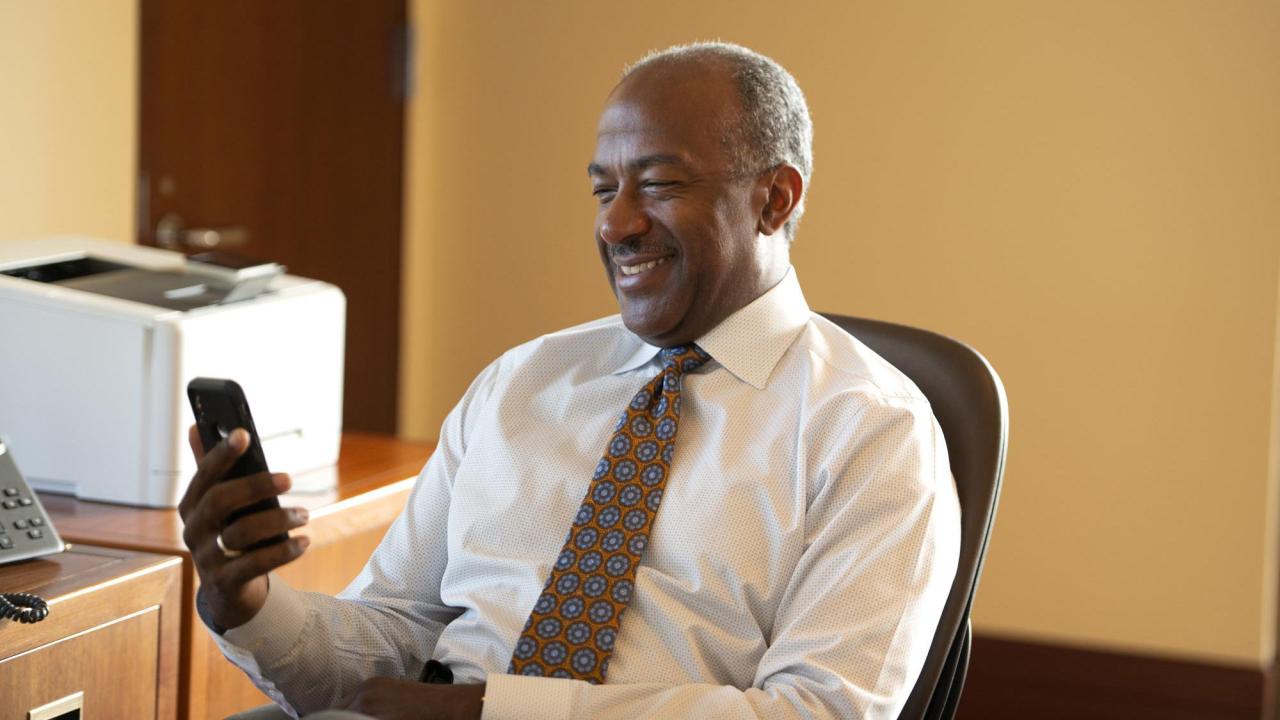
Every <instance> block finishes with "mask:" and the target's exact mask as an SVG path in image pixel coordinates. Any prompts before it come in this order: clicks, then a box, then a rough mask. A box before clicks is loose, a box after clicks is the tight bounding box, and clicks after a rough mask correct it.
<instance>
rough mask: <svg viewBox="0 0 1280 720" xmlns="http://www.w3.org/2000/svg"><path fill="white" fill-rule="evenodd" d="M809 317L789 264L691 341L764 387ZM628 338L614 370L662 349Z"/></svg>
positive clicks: (633, 366)
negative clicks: (630, 345) (631, 346)
mask: <svg viewBox="0 0 1280 720" xmlns="http://www.w3.org/2000/svg"><path fill="white" fill-rule="evenodd" d="M809 316H810V312H809V303H807V302H805V299H804V293H803V292H801V290H800V281H799V280H798V279H797V278H796V271H795V268H788V269H787V274H786V275H785V276H784V277H783V278H782V280H780V281H779V282H778V284H777V285H774V286H773V287H772V288H769V290H768V291H766V292H765V294H763V295H761V296H760V297H758V298H756V299H755V300H752V301H751V302H750V303H748V304H747V305H746V306H745V307H743V308H741V309H740V310H738V311H737V312H735V313H734V314H732V315H730V316H729V317H727V318H725V319H724V320H723V321H722V322H721V323H720V324H719V325H717V326H715V327H714V328H712V329H711V331H710V332H708V333H707V334H706V335H703V336H702V337H700V338H698V339H697V340H696V342H697V343H698V346H699V347H701V348H702V349H703V350H706V351H707V353H708V354H710V355H711V358H712V360H713V361H715V362H718V363H720V365H722V366H724V368H725V369H726V370H728V371H729V372H730V373H732V374H733V375H734V377H736V378H738V379H739V380H741V381H743V382H745V383H748V384H749V385H751V386H752V387H754V388H756V389H757V390H763V389H764V388H765V385H767V384H768V383H769V376H770V375H772V374H773V369H774V368H775V367H777V365H778V361H779V360H781V359H782V354H783V353H785V352H786V351H787V348H788V347H790V346H791V343H792V341H794V340H795V339H796V336H797V335H799V334H800V330H801V329H802V328H803V327H804V325H805V323H807V322H808V321H809ZM631 338H632V339H633V340H634V342H635V343H636V348H635V350H634V351H633V352H632V353H630V354H629V355H628V356H627V357H626V359H625V360H624V361H623V362H622V364H621V365H620V366H619V367H618V369H617V370H614V374H615V375H617V374H621V373H624V372H628V371H630V370H635V369H636V368H639V367H641V366H643V365H645V364H647V363H649V362H650V361H652V360H653V359H654V358H655V357H656V356H657V354H658V352H659V350H661V348H658V347H654V346H653V345H650V344H648V343H646V342H644V341H643V340H641V339H640V338H638V337H636V336H634V335H632V336H631Z"/></svg>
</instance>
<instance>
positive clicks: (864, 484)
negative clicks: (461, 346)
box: [181, 44, 959, 718]
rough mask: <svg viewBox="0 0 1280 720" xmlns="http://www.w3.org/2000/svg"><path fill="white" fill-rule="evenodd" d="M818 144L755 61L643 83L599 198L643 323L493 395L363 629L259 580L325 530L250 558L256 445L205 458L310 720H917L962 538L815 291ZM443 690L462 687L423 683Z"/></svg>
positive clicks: (438, 464) (361, 592)
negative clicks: (238, 473)
mask: <svg viewBox="0 0 1280 720" xmlns="http://www.w3.org/2000/svg"><path fill="white" fill-rule="evenodd" d="M811 136H812V131H811V125H810V123H809V118H808V110H807V108H806V106H805V103H804V98H803V95H802V94H801V93H800V90H799V88H798V87H797V86H796V84H795V81H794V80H793V79H792V78H791V76H790V75H789V74H787V73H786V71H785V70H783V69H782V68H781V67H779V66H778V65H777V64H776V63H774V62H773V61H771V60H769V59H768V58H764V57H763V56H760V55H758V54H756V53H753V52H751V51H749V50H746V49H745V48H741V47H738V46H733V45H726V44H699V45H694V46H687V47H684V48H675V49H672V50H669V51H666V52H664V53H659V54H657V55H654V56H651V57H650V58H647V59H646V60H644V61H642V62H641V63H640V64H639V65H638V66H636V67H635V68H633V69H631V70H630V71H629V72H628V74H627V75H626V76H625V77H624V78H623V80H622V81H621V82H620V83H619V84H618V85H617V87H615V88H614V90H613V92H612V93H611V94H610V96H609V98H608V101H607V103H606V105H605V108H604V112H603V114H602V115H601V118H600V122H599V126H598V138H597V145H596V151H595V156H594V158H593V159H592V161H591V163H590V165H589V167H588V172H589V175H590V178H591V183H592V191H593V193H594V195H595V197H596V198H597V200H598V201H599V209H598V212H597V217H596V226H595V235H596V245H597V247H598V249H599V253H600V258H601V260H602V262H603V263H604V265H605V268H606V272H607V277H608V279H609V283H610V285H611V287H612V288H613V291H614V293H615V295H616V296H617V299H618V304H619V308H620V311H621V314H620V316H615V317H611V318H605V319H603V320H599V321H596V322H593V323H588V324H586V325H582V326H578V327H575V328H570V329H568V330H565V331H562V332H559V333H554V334H552V335H547V336H544V337H542V338H539V339H537V340H534V341H532V342H530V343H527V344H525V345H523V346H520V347H518V348H515V349H513V350H511V351H509V352H508V353H506V354H505V355H503V357H501V358H499V359H498V360H497V361H495V362H494V363H493V364H492V365H491V366H490V367H489V368H487V369H486V370H485V371H484V372H483V373H481V375H480V376H479V377H478V378H477V379H476V381H475V382H474V383H473V385H472V386H471V388H470V389H469V390H468V392H467V393H466V395H465V396H464V397H463V398H462V400H461V402H460V403H459V404H458V406H457V407H456V408H455V409H454V411H453V412H452V413H451V414H450V416H449V418H448V419H447V420H446V421H445V424H444V426H443V428H442V430H441V436H440V442H439V446H438V448H437V450H436V453H435V455H434V456H433V457H432V459H431V461H430V462H429V463H428V465H427V467H426V468H425V469H424V470H423V473H422V476H421V477H420V479H419V482H418V484H417V486H416V487H415V490H414V492H413V495H412V497H411V498H410V500H409V502H408V505H407V506H406V508H405V510H404V512H403V514H402V515H401V516H400V517H399V518H398V519H397V520H396V522H395V523H394V524H393V525H392V527H391V529H390V530H389V531H388V534H387V536H386V538H385V539H384V540H383V543H382V544H381V546H380V547H379V548H378V550H377V551H376V552H375V553H374V555H373V557H372V558H371V559H370V561H369V564H368V565H367V566H366V568H365V570H364V571H363V572H362V573H361V575H360V576H359V577H358V578H357V579H356V580H355V581H354V582H353V583H352V585H351V586H350V587H349V588H347V590H345V591H344V592H343V593H342V595H341V596H340V597H339V598H333V597H328V596H323V595H317V594H311V593H300V592H298V591H296V590H293V589H291V588H289V587H288V586H287V585H286V584H285V583H283V582H282V581H280V580H279V579H278V578H276V577H274V576H272V577H271V578H270V580H268V578H267V576H266V573H268V572H269V571H270V570H271V569H273V568H275V567H278V566H280V565H282V564H284V563H286V562H289V561H290V560H292V559H294V558H296V557H297V556H298V555H300V554H301V553H302V552H303V551H304V550H305V548H306V541H305V539H304V538H302V537H296V536H295V537H294V538H292V539H290V540H289V541H288V542H287V543H283V544H278V545H273V546H269V547H266V548H261V549H256V550H251V551H250V550H246V549H247V548H250V547H251V546H252V545H253V544H254V543H255V542H256V541H258V540H260V539H263V538H267V537H270V536H272V535H274V534H276V533H279V532H281V531H285V530H293V529H296V528H298V527H301V526H302V525H303V524H304V523H305V521H306V517H305V514H304V513H303V512H302V511H300V510H290V509H283V510H280V511H268V512H263V513H260V514H258V515H255V516H250V517H248V518H245V519H242V520H240V521H238V522H236V523H233V524H231V525H229V526H227V527H222V524H221V519H222V518H225V517H226V516H227V514H228V513H229V512H230V511H231V510H232V509H234V508H237V507H240V506H242V505H244V504H246V503H248V502H251V501H254V500H257V499H260V498H266V497H272V496H275V495H278V494H279V493H280V492H282V491H283V490H285V489H286V488H287V487H288V481H287V478H286V477H283V476H266V475H263V476H258V477H251V478H246V479H242V480H235V481H229V482H224V483H218V482H217V481H218V480H220V479H221V477H222V475H223V474H224V473H225V472H226V469H227V468H228V467H229V465H230V463H231V462H232V460H233V459H234V457H235V456H237V455H238V454H239V453H240V452H242V451H243V447H244V444H245V438H244V437H243V433H240V432H238V433H236V434H233V436H232V437H231V438H230V440H229V441H228V442H226V443H224V444H223V445H220V446H219V447H217V448H216V449H214V450H213V451H212V452H211V453H210V454H209V455H208V456H207V457H203V458H202V459H201V461H200V466H199V471H198V472H197V474H196V477H195V478H194V479H193V481H192V484H191V489H190V491H189V492H188V494H187V497H186V498H185V499H184V500H183V503H182V507H181V511H182V515H183V517H184V519H185V520H186V522H187V529H186V541H187V543H188V545H189V546H190V547H191V550H192V556H193V558H194V559H195V562H196V565H197V568H198V570H199V572H200V577H201V581H202V587H201V596H200V605H201V613H202V617H204V618H205V621H206V622H207V623H208V624H209V625H210V626H211V628H212V629H213V630H214V631H215V633H216V634H217V639H218V642H219V643H220V645H221V646H222V648H223V650H224V652H225V653H226V654H227V656H228V657H229V658H230V659H231V660H232V661H234V662H235V663H237V664H238V665H240V666H241V667H242V668H244V670H245V671H246V672H247V673H248V674H249V675H250V677H251V678H253V679H254V681H255V682H257V683H258V684H259V686H260V687H262V688H263V689H264V690H265V691H266V692H268V693H269V694H270V695H271V696H272V697H273V698H275V699H276V700H277V701H278V702H280V703H281V704H283V705H287V706H291V707H292V708H293V709H294V710H295V711H296V712H300V713H305V712H312V711H315V710H319V709H322V708H329V707H347V708H350V709H353V710H358V711H360V712H362V713H365V714H368V715H373V716H376V717H387V718H391V717H396V718H398V717H424V718H476V717H479V716H480V715H481V714H482V713H483V716H484V717H485V718H542V717H546V718H634V717H656V718H665V717H671V718H677V717H678V718H693V717H707V718H711V717H717V718H719V717H735V718H736V717H832V718H837V717H839V718H850V717H891V716H895V715H896V713H897V711H898V709H899V708H900V707H901V706H902V704H903V703H904V702H905V700H906V697H907V695H908V694H909V692H910V690H911V687H912V685H913V683H914V681H915V677H916V675H917V674H918V672H919V669H920V667H921V665H922V664H923V662H924V657H925V654H926V653H927V651H928V647H929V644H930V640H931V639H932V636H933V633H934V628H935V626H936V623H937V620H938V617H939V614H940V613H941V609H942V606H943V604H944V602H945V599H946V596H947V593H948V590H949V588H950V585H951V580H952V577H953V574H954V569H955V563H956V554H957V548H958V545H959V530H958V527H959V523H958V519H959V512H958V507H957V503H956V497H955V489H954V486H953V484H952V480H951V476H950V472H949V468H948V463H947V455H946V451H945V447H944V444H943V440H942V436H941V433H940V431H939V429H938V427H937V424H936V422H935V421H934V419H933V416H932V414H931V412H930V409H929V406H928V403H927V401H926V400H925V399H924V398H923V397H922V396H921V395H920V393H919V391H918V390H917V389H916V388H915V387H914V386H913V385H912V384H911V383H910V381H908V380H907V379H906V378H905V377H903V376H902V375H901V374H900V373H898V372H897V371H896V370H895V369H893V368H892V367H890V366H889V365H888V364H886V363H885V362H884V361H883V360H881V359H880V358H879V357H878V356H876V355H874V353H872V352H870V351H869V350H867V349H866V348H865V347H864V346H863V345H861V344H860V343H858V342H857V341H856V340H854V339H853V338H851V337H850V336H848V335H847V334H845V333H844V332H842V331H841V330H839V329H838V328H836V327H835V326H833V325H832V324H831V323H829V322H827V321H825V320H824V319H822V318H821V317H820V316H817V315H815V314H813V313H811V312H810V310H809V308H808V306H807V305H806V303H805V301H804V297H803V295H802V294H801V292H800V287H799V283H798V281H797V279H796V275H795V272H794V271H793V270H792V269H791V267H790V262H789V255H788V251H789V247H790V242H791V239H792V237H793V235H794V232H795V227H796V222H797V220H798V219H799V216H800V213H801V208H802V204H803V199H804V193H805V188H806V185H807V182H808V178H809V175H810V172H811V165H812V161H811V151H810V144H811ZM620 411H621V412H622V414H621V415H620V414H619V413H620ZM677 432H678V442H677V440H676V435H677ZM677 446H678V447H677ZM593 469H594V472H593ZM659 510H660V512H659ZM566 530H568V531H569V532H568V535H567V536H566V534H565V532H566ZM242 551H243V552H242ZM615 641H616V643H615ZM428 660H431V661H434V662H433V663H432V664H433V666H434V667H435V668H437V669H438V668H442V667H448V668H449V669H450V670H451V672H452V676H453V678H454V682H455V684H451V685H446V684H426V683H422V682H418V680H417V676H418V673H419V671H420V670H421V669H422V668H423V665H424V662H426V661H428ZM437 663H438V664H437Z"/></svg>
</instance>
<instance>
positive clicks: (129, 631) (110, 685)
mask: <svg viewBox="0 0 1280 720" xmlns="http://www.w3.org/2000/svg"><path fill="white" fill-rule="evenodd" d="M181 587H182V567H181V562H180V561H179V559H178V558H176V557H173V556H172V555H143V554H140V553H135V552H129V551H123V550H112V549H108V548H95V547H90V546H88V545H79V546H76V547H73V548H72V549H70V550H68V551H67V552H64V553H59V554H57V555H50V556H48V557H45V558H39V559H36V560H29V561H27V562H21V563H16V564H14V565H6V566H4V567H0V591H3V592H27V593H33V594H35V595H39V596H40V597H42V598H44V600H45V601H46V602H48V603H49V615H48V617H46V618H45V619H44V620H42V621H41V622H38V623H34V624H31V625H22V624H19V623H16V622H13V621H11V620H0V720H25V718H26V717H27V711H28V710H31V709H34V708H37V707H40V706H42V705H44V704H46V703H49V702H52V701H54V700H58V699H60V698H63V697H66V696H68V695H71V694H73V693H76V692H83V693H84V696H83V714H84V716H85V717H91V718H117V717H119V718H125V717H128V718H156V719H158V720H172V718H174V717H176V715H177V701H178V646H179V645H178V632H179V627H180V625H181V605H182V600H181V597H180V592H181ZM77 717H79V716H77Z"/></svg>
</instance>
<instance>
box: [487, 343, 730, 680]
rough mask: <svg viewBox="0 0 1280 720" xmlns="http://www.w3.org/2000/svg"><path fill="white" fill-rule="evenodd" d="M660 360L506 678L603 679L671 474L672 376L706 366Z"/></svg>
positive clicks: (608, 454)
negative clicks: (519, 676)
mask: <svg viewBox="0 0 1280 720" xmlns="http://www.w3.org/2000/svg"><path fill="white" fill-rule="evenodd" d="M661 357H662V372H661V373H659V374H658V376H657V377H655V378H654V379H653V380H652V381H650V382H649V383H647V384H646V385H645V386H644V387H643V388H641V389H640V392H638V393H636V395H635V397H633V398H632V399H631V404H630V405H628V406H627V409H626V411H625V412H624V413H623V414H622V416H621V417H620V418H619V419H618V424H617V426H616V427H615V428H614V433H613V437H611V438H610V439H609V444H608V446H607V448H606V449H605V454H604V457H602V458H600V462H599V463H598V464H597V465H596V471H595V476H594V477H593V478H592V481H591V484H590V485H589V486H588V488H587V496H586V497H585V498H583V500H582V506H581V507H580V508H579V509H578V514H577V516H576V517H575V518H574V521H573V527H571V528H570V529H569V535H568V537H567V538H566V539H565V543H564V549H563V550H561V551H560V555H559V556H558V557H557V558H556V563H555V567H553V568H552V570H551V574H550V576H549V577H548V578H547V582H546V585H545V586H544V587H543V591H542V594H541V595H540V596H539V597H538V602H537V604H535V605H534V607H533V612H532V613H530V615H529V619H528V621H527V622H525V626H524V631H523V632H522V633H521V634H520V639H519V640H518V641H517V642H516V648H515V652H514V653H513V654H512V657H511V664H510V666H509V667H508V668H507V672H510V673H516V674H520V675H534V676H539V677H557V678H574V679H578V680H586V681H587V682H589V683H592V684H599V683H603V682H604V677H605V674H606V673H607V672H608V671H609V657H610V656H611V655H612V654H613V647H614V643H615V641H616V640H617V637H618V626H619V624H620V622H621V619H622V613H623V611H624V610H626V609H627V604H628V603H629V602H630V601H631V595H632V593H633V592H634V590H635V579H636V568H637V566H638V565H639V564H640V558H641V557H642V556H643V555H644V550H645V546H646V545H647V544H648V542H649V531H650V529H651V528H652V527H653V519H654V517H656V516H657V514H658V506H659V505H660V504H661V502H662V491H663V488H665V487H666V484H667V476H668V475H669V474H670V471H671V457H672V455H673V453H674V452H675V447H676V430H677V428H678V423H679V420H680V385H681V379H682V378H683V376H684V373H686V372H689V371H690V370H694V369H696V368H698V367H699V366H701V365H702V364H703V363H705V362H706V361H707V360H710V359H711V356H709V355H707V354H706V353H705V352H703V350H702V348H699V347H698V346H697V345H693V344H690V345H682V346H677V347H672V348H664V349H663V350H662V352H661Z"/></svg>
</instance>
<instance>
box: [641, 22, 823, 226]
mask: <svg viewBox="0 0 1280 720" xmlns="http://www.w3.org/2000/svg"><path fill="white" fill-rule="evenodd" d="M705 60H718V61H721V62H724V63H726V64H727V65H728V66H729V68H730V69H731V71H732V73H733V79H734V81H735V82H736V83H737V85H738V96H739V98H740V99H741V101H742V121H741V122H740V123H738V126H737V127H735V128H731V129H730V130H729V136H728V137H726V138H725V144H726V146H727V148H728V150H729V153H730V157H731V158H732V162H733V164H734V171H735V172H739V173H752V174H754V173H759V172H763V171H765V170H767V169H769V168H774V167H777V166H778V165H781V164H782V163H787V164H788V165H792V166H794V167H795V168H796V169H797V170H799V171H800V176H801V177H802V178H804V192H803V193H802V194H801V196H800V200H799V202H797V203H796V207H795V210H793V211H792V213H791V217H790V218H788V219H787V224H786V225H785V226H784V227H783V233H784V234H785V236H786V238H787V240H788V241H791V240H793V239H795V234H796V225H798V224H799V222H800V216H801V215H803V214H804V196H805V195H807V194H808V192H809V178H810V177H811V176H812V175H813V121H812V120H811V119H810V118H809V105H808V103H806V102H805V99H804V93H803V92H801V90H800V86H799V85H798V84H797V83H796V79H795V78H793V77H791V73H789V72H787V71H786V69H785V68H783V67H782V66H781V65H779V64H778V63H777V62H775V61H774V60H773V59H772V58H769V57H766V56H764V55H761V54H760V53H758V52H756V51H754V50H751V49H750V48H745V47H743V46H741V45H735V44H733V43H726V42H697V43H690V44H688V45H676V46H673V47H670V48H667V49H666V50H660V51H654V52H650V53H649V54H648V55H645V56H644V57H643V58H641V59H640V60H639V61H638V62H636V63H635V64H633V65H630V66H629V67H627V69H626V70H625V71H623V74H622V79H623V80H625V79H627V78H628V77H630V76H631V74H632V73H634V72H636V71H637V70H641V69H643V68H645V67H649V66H651V65H657V64H667V63H684V62H699V61H705Z"/></svg>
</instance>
